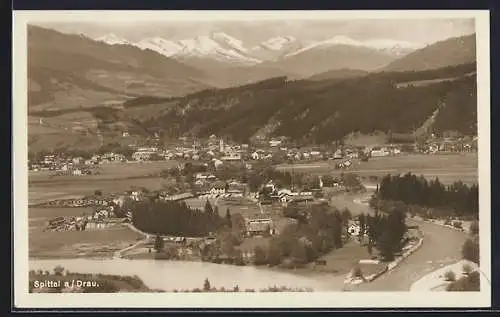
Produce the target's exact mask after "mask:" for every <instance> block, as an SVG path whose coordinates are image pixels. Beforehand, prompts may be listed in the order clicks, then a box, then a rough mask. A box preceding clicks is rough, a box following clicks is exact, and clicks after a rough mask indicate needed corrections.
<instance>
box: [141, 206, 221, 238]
mask: <svg viewBox="0 0 500 317" xmlns="http://www.w3.org/2000/svg"><path fill="white" fill-rule="evenodd" d="M131 209H132V223H133V225H134V226H135V227H136V228H137V229H139V230H141V231H144V232H147V233H151V234H157V235H176V236H193V237H201V236H206V235H208V234H209V233H211V232H216V231H217V230H218V229H219V228H220V227H221V226H223V225H224V223H225V220H224V219H223V218H221V217H220V216H219V213H218V210H217V208H216V207H215V208H213V207H212V205H211V204H210V203H209V202H208V201H207V202H206V205H205V208H204V210H199V209H193V208H190V207H189V206H188V205H187V204H186V203H185V202H183V201H181V202H177V201H163V200H159V199H147V200H144V201H138V202H133V204H132V206H131Z"/></svg>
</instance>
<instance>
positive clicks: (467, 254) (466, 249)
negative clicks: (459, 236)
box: [462, 239, 479, 264]
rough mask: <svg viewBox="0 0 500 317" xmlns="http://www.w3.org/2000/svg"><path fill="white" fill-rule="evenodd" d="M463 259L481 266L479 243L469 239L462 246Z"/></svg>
mask: <svg viewBox="0 0 500 317" xmlns="http://www.w3.org/2000/svg"><path fill="white" fill-rule="evenodd" d="M462 257H463V258H464V259H465V260H469V261H471V262H474V263H476V264H479V243H478V242H477V241H473V240H471V239H467V241H465V243H464V245H463V246H462Z"/></svg>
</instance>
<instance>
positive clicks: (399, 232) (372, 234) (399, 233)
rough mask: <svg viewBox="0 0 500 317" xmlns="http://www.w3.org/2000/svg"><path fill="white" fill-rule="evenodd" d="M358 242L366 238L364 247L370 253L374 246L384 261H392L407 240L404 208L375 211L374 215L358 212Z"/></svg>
mask: <svg viewBox="0 0 500 317" xmlns="http://www.w3.org/2000/svg"><path fill="white" fill-rule="evenodd" d="M357 220H358V226H359V235H358V239H359V242H360V243H362V242H363V241H364V240H365V237H366V238H367V240H368V242H367V243H366V247H367V250H368V253H369V254H370V255H372V254H373V251H374V248H376V249H377V250H378V252H379V255H380V257H381V258H382V260H384V261H392V260H394V258H395V256H396V255H398V254H400V253H401V250H402V249H403V247H404V246H405V245H406V243H407V242H408V237H407V236H406V233H407V232H408V227H407V225H406V221H405V220H406V213H405V210H404V209H400V208H393V209H392V210H390V211H388V212H384V213H381V212H378V211H377V212H375V214H374V215H370V214H364V213H363V214H360V215H359V216H358V218H357Z"/></svg>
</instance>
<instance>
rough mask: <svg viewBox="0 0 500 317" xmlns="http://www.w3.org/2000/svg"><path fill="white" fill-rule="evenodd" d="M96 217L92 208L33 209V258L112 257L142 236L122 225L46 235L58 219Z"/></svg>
mask: <svg viewBox="0 0 500 317" xmlns="http://www.w3.org/2000/svg"><path fill="white" fill-rule="evenodd" d="M84 213H85V214H87V215H90V214H92V208H29V210H28V220H29V256H30V257H37V258H42V257H57V258H64V257H70V258H72V257H78V256H81V257H89V256H90V257H102V256H105V257H110V256H112V255H113V253H114V252H115V251H117V250H120V249H123V248H125V247H127V246H129V245H130V244H133V243H135V242H136V241H137V240H138V239H140V238H141V236H140V235H139V234H137V233H136V232H134V231H132V230H130V229H129V228H127V227H124V226H121V225H119V224H117V225H115V226H113V227H110V228H108V229H103V230H94V231H60V232H51V231H44V230H43V229H44V227H45V225H46V223H47V221H48V220H49V219H51V218H54V217H62V216H64V217H71V216H81V215H82V214H84Z"/></svg>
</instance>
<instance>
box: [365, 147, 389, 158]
mask: <svg viewBox="0 0 500 317" xmlns="http://www.w3.org/2000/svg"><path fill="white" fill-rule="evenodd" d="M370 154H371V156H372V157H382V156H388V155H389V154H390V153H389V151H388V150H387V149H386V148H382V147H378V146H377V147H374V148H372V150H371V152H370Z"/></svg>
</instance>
